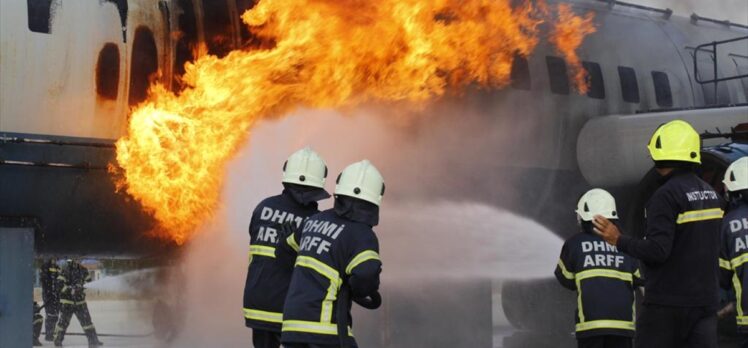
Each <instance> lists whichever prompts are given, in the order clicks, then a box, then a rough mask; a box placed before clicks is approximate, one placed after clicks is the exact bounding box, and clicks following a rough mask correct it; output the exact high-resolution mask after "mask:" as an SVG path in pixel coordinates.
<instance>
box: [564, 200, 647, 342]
mask: <svg viewBox="0 0 748 348" xmlns="http://www.w3.org/2000/svg"><path fill="white" fill-rule="evenodd" d="M595 215H600V216H604V217H606V218H608V219H611V220H617V219H618V212H617V210H616V202H615V199H613V196H611V195H610V193H608V192H607V191H605V190H601V189H592V190H590V191H588V192H587V193H585V194H584V195H583V196H582V197H581V198H580V199H579V202H578V203H577V218H578V220H579V225H580V229H581V232H580V233H577V234H576V235H574V236H572V237H571V238H569V239H568V240H567V241H566V242H565V243H564V246H563V248H562V249H561V257H560V258H559V261H558V266H556V272H555V274H556V278H557V279H558V281H559V282H560V283H561V285H563V286H564V287H565V288H568V289H570V290H575V291H577V293H578V303H577V306H578V307H577V315H576V337H577V344H578V346H579V348H630V347H631V346H632V339H633V337H634V288H635V286H638V285H640V283H641V277H640V274H639V268H638V263H637V261H636V260H634V259H633V258H632V257H630V256H628V255H626V254H624V253H621V252H619V251H618V249H617V248H616V247H615V246H612V245H610V244H608V243H606V242H605V241H604V240H603V239H602V237H600V236H598V235H597V234H595V232H594V231H593V225H592V220H593V219H594V217H595ZM582 289H584V291H582Z"/></svg>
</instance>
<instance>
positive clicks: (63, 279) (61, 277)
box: [57, 275, 68, 281]
mask: <svg viewBox="0 0 748 348" xmlns="http://www.w3.org/2000/svg"><path fill="white" fill-rule="evenodd" d="M57 280H62V281H67V280H68V279H67V278H65V277H63V276H62V275H59V276H57Z"/></svg>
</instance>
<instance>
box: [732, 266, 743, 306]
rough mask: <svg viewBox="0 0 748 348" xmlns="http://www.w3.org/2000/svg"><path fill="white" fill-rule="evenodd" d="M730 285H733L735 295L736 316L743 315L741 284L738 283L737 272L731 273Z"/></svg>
mask: <svg viewBox="0 0 748 348" xmlns="http://www.w3.org/2000/svg"><path fill="white" fill-rule="evenodd" d="M732 286H733V287H735V297H736V299H735V300H736V301H735V302H736V303H737V306H736V309H737V312H738V317H742V316H743V285H742V284H740V278H738V272H735V273H734V274H733V275H732Z"/></svg>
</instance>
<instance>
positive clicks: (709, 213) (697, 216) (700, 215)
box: [676, 208, 725, 225]
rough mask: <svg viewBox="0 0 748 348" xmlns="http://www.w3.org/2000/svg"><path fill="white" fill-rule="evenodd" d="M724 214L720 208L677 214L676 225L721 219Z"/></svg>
mask: <svg viewBox="0 0 748 348" xmlns="http://www.w3.org/2000/svg"><path fill="white" fill-rule="evenodd" d="M723 215H725V212H724V211H722V209H720V208H712V209H702V210H691V211H687V212H683V213H681V214H678V220H676V223H677V224H679V225H680V224H687V223H689V222H697V221H705V220H714V219H721V218H722V216H723Z"/></svg>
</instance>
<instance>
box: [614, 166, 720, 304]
mask: <svg viewBox="0 0 748 348" xmlns="http://www.w3.org/2000/svg"><path fill="white" fill-rule="evenodd" d="M662 179H663V180H664V181H665V182H664V184H663V185H662V186H661V187H660V188H659V189H657V191H655V193H654V194H653V195H652V197H651V198H650V199H649V201H648V202H647V206H646V210H645V216H646V232H645V236H644V239H638V238H632V237H630V236H626V235H622V236H621V237H620V238H619V240H618V243H617V244H618V245H617V246H618V249H619V250H621V251H623V252H625V253H627V254H629V255H631V256H633V257H636V258H638V259H639V260H640V261H641V263H642V274H643V276H644V279H646V284H645V286H644V287H645V290H646V291H645V294H644V303H645V304H657V305H663V306H682V307H710V308H715V309H716V307H717V305H718V302H719V298H718V296H719V293H718V286H719V285H718V283H719V281H718V272H719V263H718V258H719V249H720V232H719V230H720V221H721V219H722V215H723V214H724V212H723V211H722V209H721V201H720V198H719V197H718V196H717V193H716V192H714V190H713V189H712V188H711V186H709V184H707V183H706V182H704V181H703V180H701V179H700V178H699V177H698V176H696V174H695V173H694V172H693V171H690V170H676V171H674V172H673V173H671V175H669V176H666V177H664V178H662Z"/></svg>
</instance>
